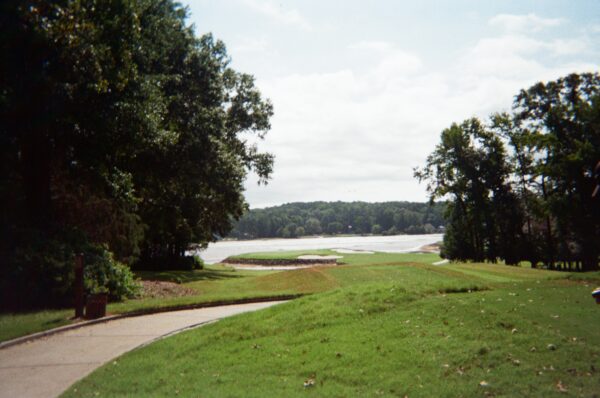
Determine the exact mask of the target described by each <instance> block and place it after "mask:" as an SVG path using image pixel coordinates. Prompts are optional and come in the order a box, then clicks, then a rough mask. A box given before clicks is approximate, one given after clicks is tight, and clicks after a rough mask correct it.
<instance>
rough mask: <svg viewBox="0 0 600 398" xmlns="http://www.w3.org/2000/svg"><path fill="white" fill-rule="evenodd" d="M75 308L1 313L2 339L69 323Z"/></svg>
mask: <svg viewBox="0 0 600 398" xmlns="http://www.w3.org/2000/svg"><path fill="white" fill-rule="evenodd" d="M73 315H74V310H47V311H38V312H27V313H20V314H0V341H6V340H10V339H14V338H17V337H21V336H24V335H27V334H32V333H36V332H41V331H44V330H48V329H52V328H56V327H59V326H63V325H67V324H69V323H70V322H71V321H70V320H69V317H71V316H73Z"/></svg>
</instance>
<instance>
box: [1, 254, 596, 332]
mask: <svg viewBox="0 0 600 398" xmlns="http://www.w3.org/2000/svg"><path fill="white" fill-rule="evenodd" d="M276 253H278V254H279V255H280V256H282V255H283V256H288V257H290V256H292V255H293V256H297V255H300V254H299V253H300V252H293V254H292V255H290V254H289V253H287V252H284V253H281V252H276ZM301 253H302V254H325V255H326V254H331V253H335V252H332V251H328V250H316V251H310V250H309V251H302V252H301ZM261 255H262V254H261ZM342 256H343V258H342V259H341V260H339V261H340V262H342V263H344V264H346V265H343V266H337V267H323V268H313V269H302V270H294V271H285V272H280V271H246V270H236V269H233V268H231V267H227V266H221V265H210V266H207V267H206V269H204V270H197V271H160V272H138V273H137V276H138V277H140V278H142V279H152V280H164V281H173V282H178V283H182V284H183V286H186V287H189V288H192V289H194V290H195V291H196V292H197V294H196V295H193V296H184V297H176V298H160V299H158V298H157V299H152V298H145V299H135V300H126V301H124V302H120V303H111V304H109V306H108V309H107V311H108V313H111V314H120V313H127V312H134V311H140V310H150V309H156V308H169V307H176V306H181V305H192V304H202V303H208V302H213V301H224V300H225V301H233V300H238V299H251V298H260V297H271V296H282V295H290V294H310V293H319V292H325V291H328V290H332V289H337V288H341V287H346V286H350V285H354V284H360V283H367V282H385V281H392V280H402V278H403V276H402V275H404V273H405V272H406V269H405V268H406V267H405V264H407V263H413V265H414V263H419V264H420V265H419V266H420V267H428V268H427V269H428V270H429V271H430V272H433V273H442V274H444V275H451V276H453V275H460V276H461V277H462V278H467V279H468V278H470V279H471V280H477V281H481V280H483V281H487V282H498V281H507V280H509V281H512V280H522V279H527V278H532V277H541V276H544V277H559V278H562V277H565V276H566V275H568V274H565V273H557V272H551V271H541V270H527V269H522V268H521V269H519V268H515V267H506V266H501V265H486V264H484V265H477V264H469V265H449V266H439V267H438V266H435V267H434V266H427V264H432V263H434V262H436V261H439V260H440V258H439V256H437V255H436V254H419V253H375V254H343V255H342ZM520 271H522V272H520ZM597 274H600V273H597ZM571 275H573V274H571ZM404 279H407V278H404ZM407 283H408V282H407ZM71 315H72V312H71V311H70V310H61V311H44V312H40V313H27V314H1V315H0V325H1V326H2V328H0V341H5V340H8V339H11V338H15V337H19V336H23V335H26V334H30V333H35V332H38V331H42V330H46V329H50V328H53V327H56V326H61V325H64V324H68V323H70V320H69V317H71Z"/></svg>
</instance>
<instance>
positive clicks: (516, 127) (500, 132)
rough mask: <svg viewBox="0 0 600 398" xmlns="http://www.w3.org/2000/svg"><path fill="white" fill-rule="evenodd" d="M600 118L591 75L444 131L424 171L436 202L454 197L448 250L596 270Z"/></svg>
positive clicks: (522, 96) (529, 93)
mask: <svg viewBox="0 0 600 398" xmlns="http://www.w3.org/2000/svg"><path fill="white" fill-rule="evenodd" d="M599 126H600V76H599V75H598V74H592V73H586V74H581V75H578V74H571V75H569V76H566V77H564V78H560V79H558V80H556V81H553V82H549V83H545V84H544V83H538V84H536V85H534V86H532V87H530V88H529V89H527V90H522V91H521V92H520V93H519V94H518V95H517V97H516V98H515V104H514V109H513V112H512V114H508V113H504V114H494V115H492V118H491V124H490V126H489V127H482V125H481V124H480V123H473V122H467V123H463V124H461V125H453V126H452V127H451V128H450V129H447V130H444V131H443V132H442V136H441V143H440V144H439V145H438V146H437V147H436V149H435V151H434V152H433V153H432V154H431V155H430V156H429V157H428V159H427V164H426V166H425V167H424V168H422V169H419V170H417V172H416V176H417V178H419V179H420V180H424V181H427V182H428V183H429V185H428V190H429V192H430V195H431V198H432V200H433V199H436V198H439V197H444V196H446V195H449V196H450V197H451V198H452V199H451V203H450V205H449V212H448V214H447V218H448V225H447V233H446V236H445V243H446V245H445V254H446V255H448V256H449V257H450V258H454V259H460V260H477V261H479V260H482V259H486V260H490V261H495V259H496V258H502V259H504V260H505V261H506V262H507V263H516V262H518V261H522V260H528V261H530V262H531V263H532V264H533V265H536V264H538V263H539V262H543V263H544V264H545V265H546V266H547V267H548V268H568V269H572V268H575V269H581V270H584V271H587V270H594V269H598V260H599V254H600V240H599V239H600V238H599V237H600V204H599V202H598V199H597V198H595V197H593V192H594V189H595V187H596V180H595V178H594V175H593V173H594V167H595V165H596V164H597V163H598V161H599V160H600V128H599ZM507 147H508V148H510V149H511V151H507V150H506V148H507Z"/></svg>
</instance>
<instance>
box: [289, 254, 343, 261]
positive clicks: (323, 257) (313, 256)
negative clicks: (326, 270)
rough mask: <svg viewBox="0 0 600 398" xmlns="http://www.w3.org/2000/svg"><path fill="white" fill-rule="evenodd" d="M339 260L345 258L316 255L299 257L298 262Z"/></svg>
mask: <svg viewBox="0 0 600 398" xmlns="http://www.w3.org/2000/svg"><path fill="white" fill-rule="evenodd" d="M338 258H344V257H343V256H319V255H316V254H305V255H303V256H298V260H337V259H338Z"/></svg>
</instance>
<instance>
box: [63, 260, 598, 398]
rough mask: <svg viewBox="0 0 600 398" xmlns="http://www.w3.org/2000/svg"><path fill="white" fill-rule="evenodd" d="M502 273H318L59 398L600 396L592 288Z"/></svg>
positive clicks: (408, 269) (544, 276)
mask: <svg viewBox="0 0 600 398" xmlns="http://www.w3.org/2000/svg"><path fill="white" fill-rule="evenodd" d="M496 267H501V266H493V265H485V264H469V265H462V264H459V265H450V266H444V267H432V266H428V265H423V264H412V265H404V266H398V265H372V266H367V267H365V269H361V268H360V267H353V266H347V267H339V268H334V267H332V268H328V269H323V270H322V271H323V272H324V273H325V274H326V275H328V277H330V278H332V279H333V280H334V281H335V283H337V284H338V287H339V288H334V289H333V290H330V291H327V292H324V293H321V294H315V295H311V296H307V297H304V298H301V299H297V300H294V301H292V302H289V303H286V304H283V305H279V306H276V307H272V308H270V309H267V310H264V311H260V312H256V313H250V314H244V315H241V316H236V317H233V318H229V319H226V320H223V321H220V322H218V323H216V324H212V325H209V326H206V327H204V328H200V329H195V330H192V331H188V332H185V333H181V334H179V335H176V336H174V337H170V338H168V339H165V340H162V341H159V342H157V343H155V344H152V345H150V346H147V347H144V348H142V349H139V350H135V351H133V352H131V353H129V354H126V355H125V356H123V357H121V358H119V359H118V360H116V361H114V362H111V363H110V364H107V365H105V366H104V367H102V368H100V369H99V370H98V371H96V372H94V373H93V374H92V375H91V376H90V377H87V378H86V379H84V380H82V381H80V382H79V383H77V384H76V385H74V386H73V387H72V388H71V389H70V390H69V391H68V392H67V393H66V394H65V396H67V397H81V396H86V397H87V396H90V397H93V396H98V395H99V396H116V397H119V396H128V397H129V396H140V397H141V396H202V397H221V396H231V397H237V396H244V397H281V396H285V397H295V396H305V395H310V396H327V397H349V396H361V397H362V396H400V397H403V396H409V397H415V396H416V397H432V396H439V397H457V396H506V397H513V396H544V397H545V396H594V394H597V393H598V390H599V386H600V373H599V372H600V333H598V332H597V329H598V326H599V325H600V324H599V323H598V319H599V318H598V311H599V308H598V307H597V306H596V304H594V302H593V300H592V299H591V297H590V291H591V289H592V288H593V287H594V285H593V283H595V281H596V279H594V278H593V277H592V278H582V279H580V278H574V279H575V280H572V278H571V279H570V278H569V277H568V274H564V273H560V274H557V273H553V272H547V271H546V272H545V271H538V270H532V271H531V272H529V271H528V270H524V269H522V268H517V267H505V269H500V268H496ZM276 275H278V274H272V275H269V276H267V277H271V278H273V277H275V276H276ZM284 275H288V276H291V275H292V273H291V272H290V273H286V274H284ZM556 275H558V279H557V276H556ZM267 277H265V278H267ZM499 278H500V279H499ZM361 280H362V282H361ZM507 280H510V281H507ZM309 379H312V380H314V385H312V386H309V387H304V383H305V382H306V381H307V380H309ZM309 384H310V383H309Z"/></svg>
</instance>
